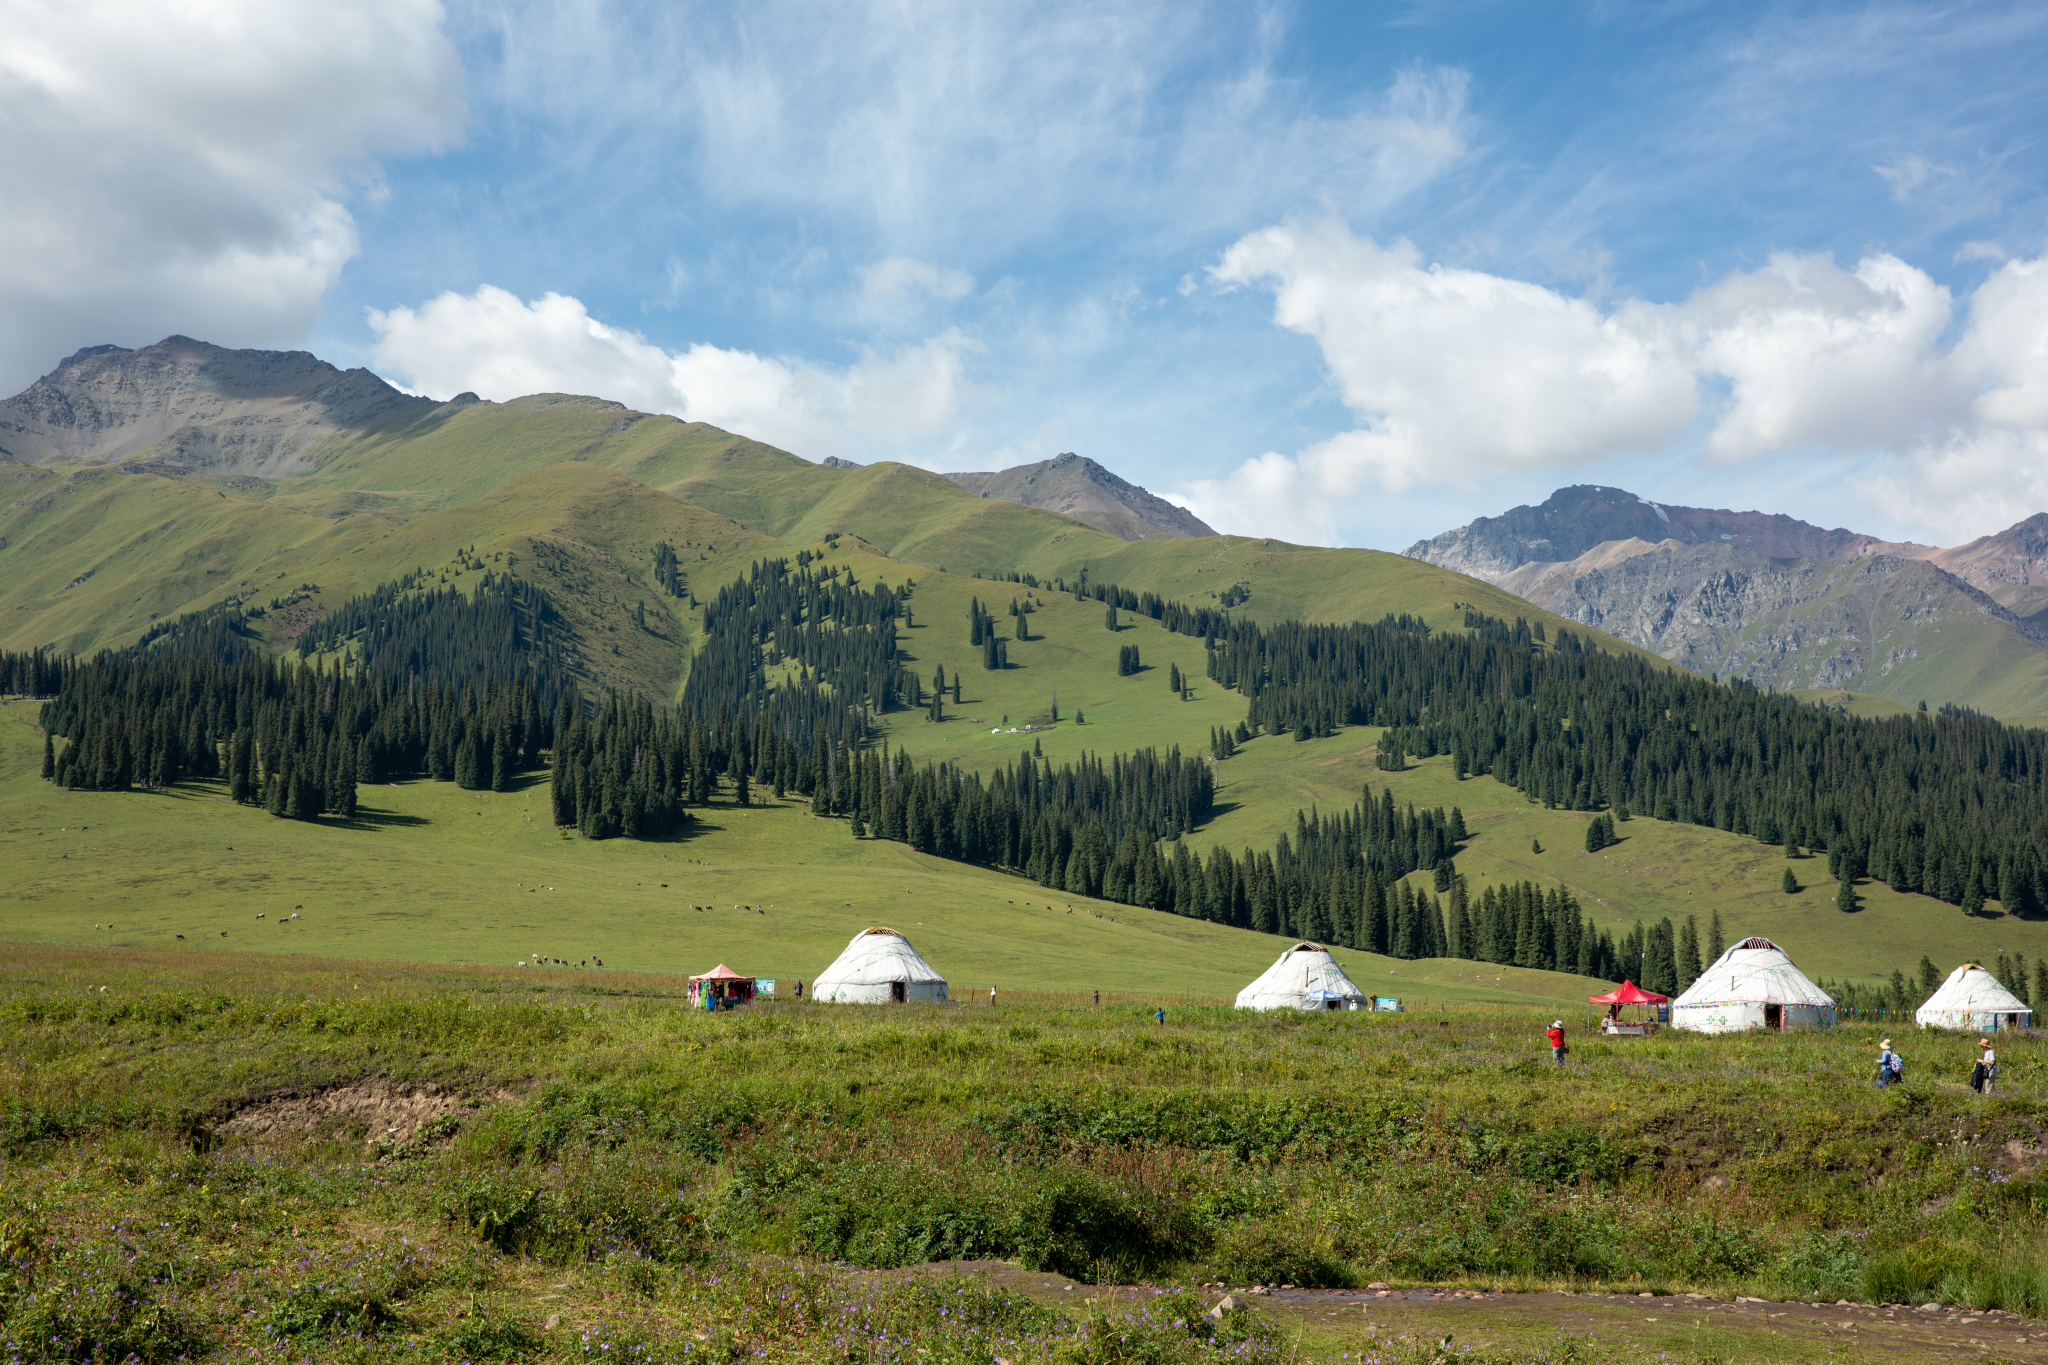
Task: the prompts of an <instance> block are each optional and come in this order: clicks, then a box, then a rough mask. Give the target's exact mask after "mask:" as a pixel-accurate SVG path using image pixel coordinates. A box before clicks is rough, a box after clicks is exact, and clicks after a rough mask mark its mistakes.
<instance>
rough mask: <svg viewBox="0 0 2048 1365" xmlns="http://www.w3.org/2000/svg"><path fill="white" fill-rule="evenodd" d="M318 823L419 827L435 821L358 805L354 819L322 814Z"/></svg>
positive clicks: (338, 826) (353, 826)
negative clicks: (338, 818) (340, 818)
mask: <svg viewBox="0 0 2048 1365" xmlns="http://www.w3.org/2000/svg"><path fill="white" fill-rule="evenodd" d="M318 823H320V824H323V825H329V826H332V827H333V828H335V829H368V830H375V829H418V828H419V827H420V826H422V825H431V824H432V823H434V822H433V821H432V820H429V819H428V818H427V817H426V816H424V815H403V814H400V813H399V812H398V811H395V810H376V809H374V808H372V807H368V806H357V807H356V814H355V818H354V819H353V820H336V819H334V818H333V817H332V816H322V817H321V818H320V820H319V821H318Z"/></svg>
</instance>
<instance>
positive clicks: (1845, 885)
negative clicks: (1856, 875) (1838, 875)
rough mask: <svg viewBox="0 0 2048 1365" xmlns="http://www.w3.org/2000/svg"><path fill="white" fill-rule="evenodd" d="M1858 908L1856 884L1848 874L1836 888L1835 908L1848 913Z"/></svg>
mask: <svg viewBox="0 0 2048 1365" xmlns="http://www.w3.org/2000/svg"><path fill="white" fill-rule="evenodd" d="M1855 908H1856V886H1855V883H1853V882H1851V881H1850V880H1849V878H1848V877H1847V876H1844V877H1843V878H1842V881H1841V884H1840V885H1838V886H1837V887H1836V888H1835V909H1837V910H1840V911H1841V912H1842V913H1843V914H1845V915H1846V914H1848V913H1850V912H1851V911H1853V910H1854V909H1855Z"/></svg>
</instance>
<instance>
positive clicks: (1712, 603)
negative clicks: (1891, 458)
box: [1406, 485, 2048, 716]
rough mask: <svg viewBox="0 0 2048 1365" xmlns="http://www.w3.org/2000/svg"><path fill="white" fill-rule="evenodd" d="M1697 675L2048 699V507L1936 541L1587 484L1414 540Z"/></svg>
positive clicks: (2029, 701) (2019, 711)
mask: <svg viewBox="0 0 2048 1365" xmlns="http://www.w3.org/2000/svg"><path fill="white" fill-rule="evenodd" d="M1406 553H1407V554H1408V555H1409V556H1410V557H1412V558H1415V559H1420V560H1423V561H1426V562H1428V563H1432V564H1437V565H1439V566H1442V567H1445V568H1452V569H1456V570H1458V571H1459V572H1461V573H1466V574H1470V575H1472V576H1473V577H1475V578H1480V579H1483V580H1485V581H1487V582H1489V583H1494V584H1497V585H1499V586H1501V587H1505V588H1507V589H1508V590H1509V591H1511V592H1513V593H1515V594H1516V595H1518V596H1520V597H1522V598H1524V599H1526V600H1527V601H1529V602H1530V603H1532V604H1534V605H1537V606H1540V607H1542V608H1544V609H1545V610H1547V611H1552V612H1555V613H1556V614H1558V615H1560V616H1563V617H1566V618H1567V619H1570V620H1573V621H1577V622H1580V623H1581V624H1584V625H1590V626H1595V627H1598V628H1599V629H1602V630H1605V631H1607V632H1609V633H1611V634H1614V635H1617V636H1619V637H1620V638H1622V639H1626V640H1629V641H1630V642H1632V643H1634V644H1638V645H1641V646H1642V647H1644V648H1646V649H1650V650H1653V651H1654V652H1656V653H1657V654H1659V655H1661V656H1662V657H1664V658H1666V659H1670V660H1672V661H1673V662H1676V663H1680V664H1683V665H1684V666H1686V667H1688V668H1692V669H1694V670H1696V671H1699V672H1702V673H1713V674H1716V675H1718V676H1721V677H1731V678H1743V679H1746V680H1748V681H1750V682H1753V683H1756V684H1758V685H1761V686H1773V687H1781V688H1793V689H1841V690H1848V691H1853V692H1862V693H1867V694H1869V695H1872V696H1876V697H1881V698H1886V699H1889V700H1892V701H1896V702H1901V703H1906V704H1914V703H1917V702H1920V701H1929V702H1958V703H1963V704H1967V705H1973V706H1977V707H1981V708H1983V709H1986V710H1989V711H1992V712H1993V713H1995V714H2000V715H2012V716H2020V715H2025V716H2034V715H2040V714H2042V703H2043V701H2044V699H2048V514H2042V515H2036V516H2033V517H2030V518H2028V519H2027V520H2025V521H2022V522H2020V523H2019V524H2018V525H2016V526H2013V527H2010V528H2008V529H2007V530H2005V531H2002V532H1999V533H1998V534H1996V535H1992V536H1985V537H1982V538H1980V539H1978V540H1975V541H1972V542H1970V543H1969V544H1967V545H1961V546H1954V547H1948V548H1942V547H1937V546H1930V545H1918V544H1911V543H1902V542H1892V541H1885V540H1882V539H1880V538H1878V537H1875V536H1870V535H1864V534H1860V533H1858V532H1854V531H1850V530H1847V529H1845V528H1841V527H1836V528H1834V529H1826V528H1823V527H1819V526H1815V525H1812V524H1811V523H1808V522H1804V521H1799V520H1796V519H1794V518H1792V517H1787V516H1783V515H1773V514H1766V513H1762V512H1733V511H1727V510H1721V509H1708V508H1698V507H1681V506H1675V505H1668V504H1660V503H1656V502H1652V501H1649V500H1648V499H1644V498H1640V497H1638V496H1636V495H1635V494H1633V493H1630V492H1627V491H1626V490H1623V489H1618V488H1610V487H1604V486H1595V485H1581V486H1577V487H1572V488H1563V489H1559V490H1558V491H1557V492H1556V493H1554V494H1552V495H1551V496H1550V498H1548V499H1547V500H1545V501H1544V502H1543V503H1541V504H1539V505H1537V506H1534V507H1530V506H1523V507H1517V508H1514V509H1512V510H1510V511H1508V512H1506V513H1503V514H1502V515H1501V516H1498V517H1482V518H1479V519H1478V520H1476V521H1473V522H1472V523H1471V524H1470V525H1467V526H1462V527H1459V528H1457V529H1455V530H1451V531H1446V532H1444V533H1443V534H1442V535H1438V536H1435V537H1433V538H1431V539H1429V540H1425V541H1420V542H1418V543H1416V544H1415V545H1413V546H1410V547H1409V549H1408V550H1407V551H1406Z"/></svg>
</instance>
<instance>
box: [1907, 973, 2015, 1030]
mask: <svg viewBox="0 0 2048 1365" xmlns="http://www.w3.org/2000/svg"><path fill="white" fill-rule="evenodd" d="M2033 1015H2034V1012H2033V1011H2032V1010H2030V1009H2028V1008H2027V1005H2026V1002H2025V1001H2023V1000H2021V999H2020V998H2019V997H2018V996H2016V995H2014V994H2013V993H2012V992H2011V991H2009V990H2007V989H2006V988H2005V987H2003V986H2001V985H1999V984H1998V978H1997V977H1995V976H1993V975H1992V974H1991V973H1990V972H1987V971H1985V970H1984V969H1983V968H1982V967H1980V966H1978V965H1977V964H1976V963H1974V962H1965V963H1964V964H1963V965H1962V966H1960V967H1958V968H1956V969H1955V970H1954V971H1952V972H1950V973H1949V974H1948V980H1946V981H1944V982H1942V983H1941V989H1940V990H1938V991H1936V992H1935V993H1934V994H1933V995H1930V996H1928V997H1927V1003H1926V1004H1924V1005H1922V1006H1921V1007H1920V1008H1919V1009H1917V1010H1914V1011H1913V1020H1914V1022H1915V1023H1917V1024H1919V1025H1920V1027H1921V1028H1954V1029H1968V1030H1969V1031H1970V1032H1972V1033H1989V1032H1990V1031H1991V1030H1993V1029H2001V1028H2025V1027H2027V1024H2028V1021H2029V1020H2031V1019H2032V1018H2033Z"/></svg>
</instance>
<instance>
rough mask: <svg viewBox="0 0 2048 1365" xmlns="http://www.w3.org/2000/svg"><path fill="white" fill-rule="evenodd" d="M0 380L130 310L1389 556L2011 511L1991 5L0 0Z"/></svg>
mask: <svg viewBox="0 0 2048 1365" xmlns="http://www.w3.org/2000/svg"><path fill="white" fill-rule="evenodd" d="M0 31H5V32H7V33H8V34H9V40H8V41H7V43H5V44H0V147H5V148H6V149H7V153H6V156H5V158H4V159H0V183H4V184H5V185H6V186H7V190H6V192H5V193H4V194H0V319H4V324H0V392H5V393H13V392H16V391H19V390H20V389H22V388H24V387H26V386H27V385H28V384H29V383H31V382H33V380H34V379H35V378H36V377H37V376H38V375H41V374H43V373H45V372H47V371H48V370H49V369H51V368H52V367H53V366H54V365H55V364H56V363H57V362H58V361H59V360H60V359H61V358H63V357H64V356H66V355H68V354H70V353H71V352H72V351H74V350H76V349H77V348H79V347H81V346H86V345H94V344H99V343H105V342H113V343H116V344H120V345H125V346H139V345H146V344H148V343H150V342H152V341H156V340H159V339H161V338H162V337H164V336H167V335H170V334H173V333H183V334H185V335H189V336H195V337H200V338H202V339H205V340H208V341H213V342H216V343H219V344H221V345H224V346H258V347H279V348H294V349H307V350H311V351H313V352H315V353H317V354H319V355H321V356H323V357H325V358H327V359H329V360H332V361H334V362H335V363H336V364H340V365H344V366H354V365H366V366H369V367H370V368H371V369H373V370H375V371H376V372H377V373H379V374H381V375H383V376H384V377H386V378H387V379H389V380H391V381H392V382H393V383H396V384H399V385H401V386H403V387H406V388H408V389H410V390H412V391H414V392H423V393H427V394H431V395H433V396H435V397H444V398H445V397H449V396H452V395H454V394H455V393H457V392H459V391H463V390H470V391H474V392H476V393H479V394H481V395H482V396H483V397H485V398H490V399H507V398H512V397H517V396H519V395H521V394H524V393H532V392H543V391H568V392H582V393H593V394H597V395H600V396H603V397H607V398H614V399H617V400H619V401H621V402H624V403H627V404H629V405H631V406H634V407H637V408H641V409H645V410H649V411H661V412H671V413H674V414H676V415H678V416H681V417H685V418H688V419H691V420H702V421H708V422H712V423H715V424H716V425H718V426H721V427H725V428H727V429H730V430H733V431H738V432H742V433H745V434H747V435H749V436H753V437H756V438H758V439H761V440H765V441H769V442H771V443H773V444H776V445H779V446H782V447H783V448H785V449H788V450H791V451H794V452H795V453H797V454H799V455H802V456H805V457H806V458H809V459H813V460H820V459H823V458H825V457H826V456H828V455H831V456H838V457H840V458H843V459H851V460H856V461H861V462H868V461H874V460H884V459H900V460H905V461H909V462H912V463H915V464H919V465H922V466H924V467H927V468H932V469H940V470H963V469H996V468H1003V467H1005V466H1008V465H1013V464H1019V463H1024V462H1027V461H1033V460H1040V459H1045V458H1049V457H1050V456H1052V455H1054V454H1057V453H1059V452H1062V451H1074V452H1077V453H1079V454H1082V455H1087V456H1090V457H1092V458H1094V459H1096V460H1098V461H1100V462H1102V463H1103V464H1104V465H1107V466H1108V467H1109V468H1111V469H1113V470H1115V471H1117V472H1118V473H1120V474H1122V475H1123V476H1124V477H1126V478H1129V479H1131V480H1133V481H1135V482H1138V483H1141V484H1144V485H1145V486H1147V487H1149V488H1151V489H1152V490H1153V491H1155V492H1158V493H1160V494H1162V495H1164V496H1167V497H1169V498H1171V499H1173V500H1174V501H1176V502H1180V503H1182V504H1183V505H1186V506H1188V507H1190V508H1192V509H1193V510H1195V511H1196V512H1197V513H1198V514H1199V515H1201V516H1202V517H1203V518H1205V519H1206V520H1207V521H1209V522H1210V524H1212V525H1213V526H1215V527H1217V528H1218V529H1220V530H1224V531H1229V532H1234V533H1242V534H1259V535H1272V536H1278V537H1284V538H1286V539H1289V540H1294V541H1298V542H1303V543H1313V544H1328V545H1356V546H1370V547H1375V548H1380V549H1393V550H1398V549H1402V548H1405V547H1407V546H1408V545H1410V544H1412V543H1413V542H1415V541H1416V540H1419V539H1421V538H1424V537H1427V536H1430V535H1433V534H1436V533H1437V532H1440V531H1443V530H1446V529H1448V528H1450V527H1453V526H1457V525H1461V524H1463V523H1465V522H1467V521H1469V520H1471V519H1472V518H1474V517H1477V516H1486V515H1497V514H1498V513H1500V512H1501V511H1503V510H1505V509H1507V508H1508V507H1511V506H1514V505H1516V504H1518V503H1522V502H1536V501H1540V500H1541V499H1542V498H1544V497H1545V496H1547V494H1548V493H1549V492H1550V491H1551V490H1552V489H1555V488H1557V487H1560V486H1563V485H1567V484H1573V483H1592V484H1602V485H1607V486H1613V487H1622V488H1627V489H1629V490H1632V491H1634V492H1636V493H1638V494H1641V495H1642V496H1645V497H1648V498H1652V499H1654V500H1657V501H1661V502H1669V503H1681V504H1687V505H1695V506H1709V507H1735V508H1739V509H1748V508H1759V509H1762V510H1765V511H1772V512H1786V513H1790V514H1792V515H1794V516H1799V517H1803V518H1805V519H1807V520H1810V521H1815V522H1818V523H1820V524H1822V525H1825V526H1838V525H1846V526H1850V527H1852V528H1854V529H1856V530H1860V531H1865V532H1869V533H1872V534H1877V535H1882V536H1886V537H1888V538H1892V539H1901V540H1905V539H1911V540H1918V541H1922V542H1927V543H1935V544H1954V543H1959V542H1961V541H1964V540H1968V539H1970V538H1972V537H1975V536H1978V535H1983V534H1988V533H1990V532H1994V531H1997V530H1999V529H2002V528H2003V527H2005V526H2008V525H2010V524H2012V523H2013V522H2016V521H2018V520H2020V519H2022V518H2024V517H2027V516H2030V515H2032V514H2034V513H2037V512H2041V511H2044V510H2048V144H2044V141H2043V135H2044V133H2048V82H2044V81H2042V80H2040V79H2039V74H2038V73H2039V72H2040V71H2041V70H2043V69H2044V68H2048V7H2043V6H2039V5H2025V4H1953V5H1941V4H1913V5H1870V4H1856V5H1846V4H1812V5H1771V6H1758V5H1744V4H1737V3H1713V4H1706V3H1700V4H1692V3H1677V2H1675V0H1674V2H1673V3H1661V4H1660V3H1654V0H1645V2H1642V3H1632V4H1621V3H1617V2H1616V0H1588V2H1587V3H1577V4H1574V3H1558V4H1552V5H1540V6H1539V5H1528V4H1516V3H1506V2H1505V0H1504V2H1503V3H1482V2H1481V0H1442V2H1441V3H1433V2H1431V0H1417V2H1416V3H1406V4H1380V5H1375V4H1361V3H1358V2H1357V0H1350V3H1340V4H1329V5H1320V4H1300V5H1288V4H1274V5H1254V4H1242V3H1239V4H1228V5H1221V4H1207V3H1203V2H1202V0H1174V3H1128V4H1120V3H1115V2H1114V0H1090V2H1089V3H1086V4H1065V3H1061V0H1036V2H1035V3H1031V4H1007V3H1003V2H1002V0H986V3H979V4H974V5H944V4H932V3H924V0H887V3H863V0H838V2H837V3H831V4H824V3H815V4H813V3H783V2H782V0H763V2H762V3H757V4H752V5H746V6H734V5H699V4H692V3H688V0H669V2H668V3H661V4H646V5H638V4H626V3H619V4H610V3H592V2H591V0H550V2H549V3H545V4H537V3H526V2H525V0H492V2H491V3H467V2H466V0H453V2H452V3H449V4H446V5H443V4H440V3H435V0H356V2H355V3H349V0H325V3H322V4H320V5H318V6H315V5H312V4H301V3H296V2H295V0H186V2H185V3H181V4H179V5H176V6H169V5H163V4H161V3H156V2H155V0H96V2H95V3H92V4H87V5H80V4H77V3H75V2H73V0H65V2H55V3H53V2H49V0H0Z"/></svg>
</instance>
